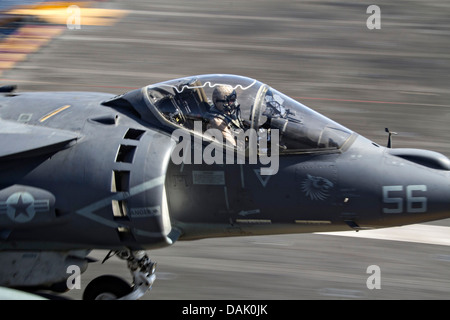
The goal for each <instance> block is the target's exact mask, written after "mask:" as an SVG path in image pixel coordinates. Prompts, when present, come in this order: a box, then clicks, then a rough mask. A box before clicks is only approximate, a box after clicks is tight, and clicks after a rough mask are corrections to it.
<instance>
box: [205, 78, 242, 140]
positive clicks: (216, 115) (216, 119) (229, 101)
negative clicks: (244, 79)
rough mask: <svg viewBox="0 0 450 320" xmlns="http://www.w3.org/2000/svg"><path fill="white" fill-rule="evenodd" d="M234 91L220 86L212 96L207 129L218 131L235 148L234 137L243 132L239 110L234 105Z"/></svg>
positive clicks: (226, 86) (236, 105)
mask: <svg viewBox="0 0 450 320" xmlns="http://www.w3.org/2000/svg"><path fill="white" fill-rule="evenodd" d="M236 98H237V95H236V90H234V89H233V87H231V86H229V85H220V86H217V87H216V88H215V89H214V92H213V94H212V100H213V106H212V107H211V109H210V111H209V124H208V126H207V128H208V129H219V130H220V131H221V132H222V134H223V136H224V137H225V139H226V140H227V141H229V142H231V145H233V146H236V141H235V136H236V135H237V134H238V133H239V132H240V131H242V130H243V123H242V120H241V116H240V113H241V112H240V108H239V105H238V104H237V103H236Z"/></svg>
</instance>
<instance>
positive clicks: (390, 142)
mask: <svg viewBox="0 0 450 320" xmlns="http://www.w3.org/2000/svg"><path fill="white" fill-rule="evenodd" d="M384 130H385V131H386V132H387V133H388V134H389V137H388V143H387V147H388V148H392V135H396V134H397V132H391V131H389V129H388V128H385V129H384Z"/></svg>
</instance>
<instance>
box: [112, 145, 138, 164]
mask: <svg viewBox="0 0 450 320" xmlns="http://www.w3.org/2000/svg"><path fill="white" fill-rule="evenodd" d="M135 152H136V146H127V145H123V144H121V145H120V147H119V150H118V151H117V156H116V162H125V163H132V162H133V158H134V154H135Z"/></svg>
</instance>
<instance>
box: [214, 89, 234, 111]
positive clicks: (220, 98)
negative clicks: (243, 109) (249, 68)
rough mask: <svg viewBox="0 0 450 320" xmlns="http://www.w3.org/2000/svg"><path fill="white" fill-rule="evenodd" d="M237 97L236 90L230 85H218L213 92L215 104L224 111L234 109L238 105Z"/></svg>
mask: <svg viewBox="0 0 450 320" xmlns="http://www.w3.org/2000/svg"><path fill="white" fill-rule="evenodd" d="M236 98H237V97H236V90H234V89H233V87H232V86H228V85H220V86H217V87H216V88H215V89H214V92H213V94H212V100H213V103H214V106H215V107H216V108H217V109H218V110H219V111H222V112H231V111H233V109H234V108H235V106H236Z"/></svg>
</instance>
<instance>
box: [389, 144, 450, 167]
mask: <svg viewBox="0 0 450 320" xmlns="http://www.w3.org/2000/svg"><path fill="white" fill-rule="evenodd" d="M387 150H388V152H389V154H391V155H393V156H397V157H400V158H403V159H406V160H409V161H412V162H415V163H417V164H420V165H423V166H425V167H429V168H432V169H438V170H446V171H450V159H449V158H447V157H446V156H444V155H443V154H441V153H439V152H434V151H430V150H422V149H409V148H397V149H387Z"/></svg>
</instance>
